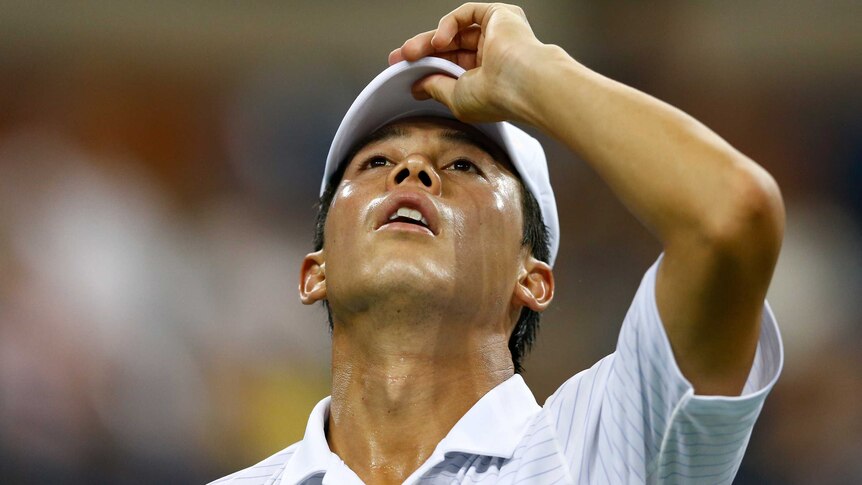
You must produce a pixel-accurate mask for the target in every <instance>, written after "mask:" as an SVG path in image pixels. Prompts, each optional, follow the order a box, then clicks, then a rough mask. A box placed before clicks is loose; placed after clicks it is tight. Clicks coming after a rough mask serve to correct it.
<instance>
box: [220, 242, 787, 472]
mask: <svg viewBox="0 0 862 485" xmlns="http://www.w3.org/2000/svg"><path fill="white" fill-rule="evenodd" d="M660 261H661V257H659V260H658V261H656V263H655V264H653V266H652V267H650V269H649V270H648V271H647V273H646V275H645V276H644V278H643V280H642V282H641V285H640V288H639V289H638V291H637V294H636V295H635V298H634V301H633V302H632V305H631V307H630V308H629V311H628V313H627V315H626V317H625V320H624V322H623V325H622V329H621V331H620V337H619V340H618V342H617V348H616V351H615V352H614V353H613V354H611V355H609V356H607V357H605V358H604V359H602V360H600V361H599V362H598V363H597V364H596V365H594V366H593V367H592V368H590V369H587V370H585V371H583V372H581V373H579V374H577V375H576V376H574V377H572V378H571V379H569V380H568V381H566V382H565V383H564V384H563V385H562V386H561V387H560V388H559V389H558V390H557V392H556V393H554V395H553V396H551V397H550V398H548V400H547V401H546V402H545V405H544V406H539V405H538V404H537V403H536V400H535V398H534V397H533V394H532V393H531V392H530V390H529V388H527V386H526V384H525V383H524V381H523V379H522V378H521V376H520V375H514V376H512V377H511V378H510V379H508V380H506V381H505V382H503V383H501V384H500V385H498V386H497V387H495V388H494V389H492V390H491V391H490V392H488V393H487V394H486V395H485V396H483V397H482V398H481V399H480V400H479V401H478V402H477V403H476V404H475V405H474V406H473V407H472V408H471V409H470V410H469V411H468V412H467V414H465V415H464V416H463V417H462V418H461V420H459V421H458V422H457V423H456V424H455V426H454V427H453V428H452V430H451V431H450V432H449V434H448V435H446V437H445V438H444V439H443V440H442V441H440V443H439V444H438V445H437V448H436V449H435V450H434V453H433V454H432V455H431V457H430V458H429V459H428V460H427V461H426V462H425V463H424V464H423V465H422V466H420V467H419V469H417V470H416V471H415V472H414V473H413V474H412V475H410V477H408V478H407V480H406V481H405V482H404V483H408V484H414V483H427V484H437V483H447V484H450V483H471V484H472V483H488V484H491V483H494V484H497V483H501V484H516V483H524V484H535V483H541V484H552V483H578V484H580V483H589V484H593V483H612V484H623V483H695V482H696V483H730V482H731V481H732V480H733V477H734V476H735V475H736V471H737V470H738V468H739V464H740V462H741V461H742V456H743V453H744V452H745V448H746V446H747V444H748V439H749V437H750V435H751V430H752V427H753V426H754V422H755V420H756V419H757V416H758V415H759V414H760V409H761V408H762V406H763V401H764V399H765V398H766V395H767V394H768V393H769V390H770V389H771V388H772V386H773V385H774V384H775V381H776V380H777V378H778V375H779V373H780V371H781V366H782V362H783V349H782V344H781V339H780V336H779V333H778V328H777V326H776V323H775V319H774V317H773V315H772V312H771V310H770V309H769V306H768V305H767V304H765V303H764V309H763V314H762V320H761V330H760V340H759V342H758V345H757V352H756V354H755V359H754V363H753V365H752V368H751V371H750V374H749V377H748V380H747V382H746V384H745V387H744V389H743V392H742V395H741V396H738V397H721V396H698V395H695V394H694V390H693V388H692V386H691V384H690V383H689V382H688V381H687V380H686V379H685V378H684V377H683V375H682V373H681V372H680V370H679V367H678V366H677V365H676V362H675V360H674V358H673V353H672V351H671V347H670V343H669V342H668V339H667V335H666V334H665V331H664V326H663V325H662V322H661V319H660V318H659V314H658V309H657V306H656V300H655V279H656V271H657V268H658V265H659V262H660ZM328 414H329V398H328V397H327V398H325V399H324V400H322V401H320V402H319V403H318V404H317V406H315V408H314V410H313V411H312V413H311V416H310V418H309V420H308V426H307V428H306V431H305V437H304V438H303V439H302V441H300V442H298V443H295V444H293V445H291V446H289V447H288V448H286V449H284V450H282V451H280V452H279V453H276V454H275V455H273V456H271V457H269V458H267V459H266V460H264V461H262V462H260V463H258V464H257V465H254V466H252V467H249V468H246V469H245V470H241V471H239V472H237V473H234V474H232V475H229V476H227V477H224V478H222V479H221V480H216V481H215V482H212V483H217V484H220V485H221V484H228V483H230V484H243V485H247V484H267V485H275V484H282V485H287V484H297V483H301V484H360V483H362V481H361V480H360V479H359V477H357V476H356V474H355V473H354V472H353V471H351V470H350V469H349V468H348V467H347V466H346V465H345V464H344V462H342V461H341V459H339V458H338V456H337V455H335V454H334V453H332V451H330V449H329V446H328V445H327V442H326V436H325V434H324V424H325V423H326V420H327V418H328Z"/></svg>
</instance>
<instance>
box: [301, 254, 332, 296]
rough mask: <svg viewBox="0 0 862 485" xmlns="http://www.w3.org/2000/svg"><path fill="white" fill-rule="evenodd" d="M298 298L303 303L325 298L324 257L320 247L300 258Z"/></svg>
mask: <svg viewBox="0 0 862 485" xmlns="http://www.w3.org/2000/svg"><path fill="white" fill-rule="evenodd" d="M299 299H300V301H302V303H304V304H305V305H311V304H312V303H316V302H318V301H321V300H325V299H326V258H325V257H324V255H323V250H322V249H321V250H320V251H316V252H313V253H309V254H307V255H306V256H305V258H304V259H303V260H302V270H301V271H300V275H299Z"/></svg>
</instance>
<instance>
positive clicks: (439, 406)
mask: <svg viewBox="0 0 862 485" xmlns="http://www.w3.org/2000/svg"><path fill="white" fill-rule="evenodd" d="M339 333H340V332H339V331H338V326H336V329H335V331H334V333H333V361H332V401H331V407H330V416H329V421H328V423H327V425H328V433H327V439H328V441H329V445H330V448H331V449H332V451H334V452H335V453H336V454H337V455H338V456H339V458H341V459H342V460H343V461H344V462H345V463H346V464H347V465H348V466H349V467H350V468H351V469H352V470H354V471H355V472H356V473H357V474H358V475H359V476H360V478H362V479H363V480H365V481H366V482H375V483H377V482H387V481H390V480H400V481H403V480H404V479H406V478H407V477H408V476H409V475H410V474H411V473H412V472H413V471H415V470H416V469H417V468H418V467H419V466H420V465H421V464H422V463H424V462H425V461H426V460H427V459H428V458H429V457H430V456H431V454H432V453H433V451H434V449H435V448H436V447H437V444H438V443H439V442H440V441H441V440H442V439H443V438H444V437H445V436H446V435H447V434H448V433H449V431H450V430H451V429H452V427H453V426H454V425H455V423H457V422H458V420H459V419H461V417H463V416H464V414H466V413H467V411H469V409H470V408H471V407H472V406H473V405H474V404H475V403H476V402H477V401H478V400H479V399H481V397H482V396H484V395H485V394H486V393H487V392H488V391H490V390H491V389H493V388H494V387H496V386H497V385H498V384H500V383H502V382H503V381H505V380H506V379H508V378H509V377H511V376H512V375H513V373H514V370H513V366H512V360H511V355H510V354H509V351H508V346H507V344H508V342H507V340H506V339H505V336H499V337H498V338H497V337H493V338H492V337H491V336H489V338H488V341H486V342H484V343H482V344H478V343H477V342H472V343H471V344H470V345H465V346H464V347H463V348H462V349H461V350H460V351H456V352H454V354H457V355H453V352H452V350H451V349H450V350H449V351H447V353H446V355H443V356H442V357H437V356H436V354H434V353H433V352H432V353H426V352H424V351H421V352H412V351H408V350H405V348H404V347H409V345H405V346H404V347H401V348H397V347H392V348H376V349H374V350H373V351H372V349H363V348H361V346H359V347H360V348H357V345H355V344H356V343H357V342H354V341H352V340H350V339H346V338H345V337H346V335H340V334H339ZM467 340H469V339H467ZM413 350H416V349H415V348H414V349H413ZM406 430H409V432H405V431H406ZM374 464H385V467H384V468H379V467H375V465H374ZM399 483H400V482H399Z"/></svg>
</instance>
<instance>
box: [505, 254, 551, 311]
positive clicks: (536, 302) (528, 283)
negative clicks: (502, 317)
mask: <svg viewBox="0 0 862 485" xmlns="http://www.w3.org/2000/svg"><path fill="white" fill-rule="evenodd" d="M553 299H554V271H553V270H552V269H551V267H550V266H548V263H545V262H542V261H539V260H538V259H536V258H534V257H532V256H528V257H527V258H526V259H525V260H524V266H523V267H521V271H520V273H519V274H518V283H517V284H516V285H515V292H514V294H513V295H512V300H513V303H515V304H516V305H518V306H525V307H527V308H529V309H530V310H533V311H537V312H541V311H544V310H545V308H547V307H548V305H549V304H550V303H551V300H553Z"/></svg>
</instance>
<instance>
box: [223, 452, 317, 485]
mask: <svg viewBox="0 0 862 485" xmlns="http://www.w3.org/2000/svg"><path fill="white" fill-rule="evenodd" d="M299 443H300V442H297V443H294V444H292V445H290V446H288V447H287V448H285V449H283V450H281V451H279V452H278V453H276V454H274V455H272V456H270V457H268V458H266V459H265V460H263V461H261V462H259V463H256V464H254V465H252V466H250V467H248V468H244V469H242V470H240V471H238V472H234V473H231V474H230V475H228V476H226V477H222V478H219V479H218V480H215V481H212V482H210V485H215V484H218V485H226V484H233V483H242V484H244V485H249V484H253V483H254V484H256V483H260V484H265V483H275V480H276V479H278V478H279V477H280V476H281V473H282V472H283V471H284V468H285V467H286V466H287V464H288V463H290V460H291V458H292V457H293V454H294V452H295V451H296V448H297V446H299Z"/></svg>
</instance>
